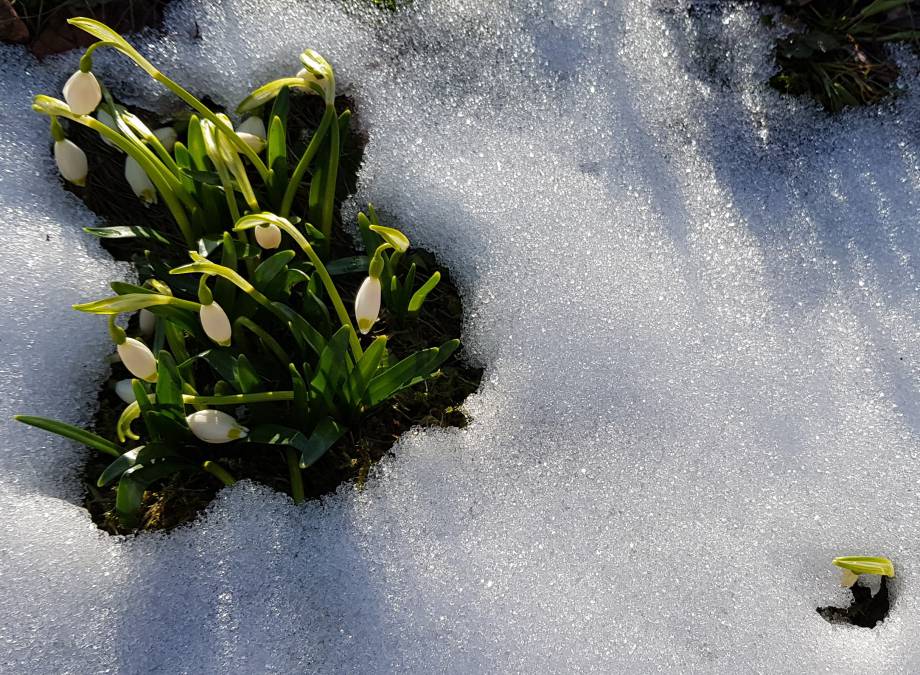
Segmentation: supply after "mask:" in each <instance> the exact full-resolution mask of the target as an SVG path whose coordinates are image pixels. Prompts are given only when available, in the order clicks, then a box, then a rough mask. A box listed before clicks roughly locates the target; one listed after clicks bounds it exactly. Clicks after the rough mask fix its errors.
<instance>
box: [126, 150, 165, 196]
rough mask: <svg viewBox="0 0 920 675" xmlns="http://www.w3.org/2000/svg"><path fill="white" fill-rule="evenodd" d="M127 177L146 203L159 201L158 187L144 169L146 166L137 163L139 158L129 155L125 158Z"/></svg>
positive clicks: (133, 188) (135, 192)
mask: <svg viewBox="0 0 920 675" xmlns="http://www.w3.org/2000/svg"><path fill="white" fill-rule="evenodd" d="M125 178H126V179H127V180H128V184H129V185H130V186H131V189H132V190H134V194H136V195H137V196H138V197H139V198H140V200H141V201H142V202H144V204H147V205H149V204H156V203H157V189H156V188H155V187H154V185H153V181H151V180H150V176H148V175H147V172H146V171H144V168H143V167H142V166H141V165H140V164H138V163H137V160H136V159H134V158H133V157H131V156H130V155H128V157H127V159H125Z"/></svg>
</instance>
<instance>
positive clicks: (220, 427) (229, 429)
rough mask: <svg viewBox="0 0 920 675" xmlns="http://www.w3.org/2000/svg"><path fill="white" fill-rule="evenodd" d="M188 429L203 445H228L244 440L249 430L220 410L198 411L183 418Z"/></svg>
mask: <svg viewBox="0 0 920 675" xmlns="http://www.w3.org/2000/svg"><path fill="white" fill-rule="evenodd" d="M185 421H186V422H188V427H189V429H191V430H192V433H193V434H195V436H197V437H198V438H199V439H201V440H202V441H204V442H205V443H229V442H230V441H235V440H238V439H240V438H246V435H247V434H248V433H249V429H247V428H246V427H244V426H242V425H241V424H240V423H239V422H237V421H236V419H234V418H233V416H232V415H228V414H227V413H225V412H221V411H220V410H199V411H198V412H194V413H192V414H191V415H189V416H188V417H186V418H185Z"/></svg>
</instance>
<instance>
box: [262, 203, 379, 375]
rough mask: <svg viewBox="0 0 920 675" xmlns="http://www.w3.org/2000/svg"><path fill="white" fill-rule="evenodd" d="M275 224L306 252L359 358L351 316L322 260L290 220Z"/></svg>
mask: <svg viewBox="0 0 920 675" xmlns="http://www.w3.org/2000/svg"><path fill="white" fill-rule="evenodd" d="M275 224H276V225H277V226H278V227H280V228H281V229H282V230H284V231H285V232H287V233H288V234H289V235H291V237H292V238H293V239H294V241H296V242H297V244H298V245H299V246H300V248H301V249H303V252H304V253H306V254H307V257H308V258H309V259H310V262H312V263H313V267H314V268H315V269H316V273H317V274H319V278H320V279H321V280H322V282H323V287H324V288H325V289H326V294H327V295H328V296H329V299H330V300H332V306H333V307H334V308H335V313H336V315H337V316H338V317H339V321H340V322H341V324H342V325H343V326H348V328H349V329H350V330H349V331H348V341H349V343H350V344H351V351H352V353H353V354H354V355H355V358H356V359H360V358H361V357H362V356H363V355H364V351H363V350H362V349H361V341H360V340H359V339H358V334H357V332H356V331H355V326H354V324H353V323H352V322H351V317H350V316H349V315H348V310H346V309H345V304H344V303H343V302H342V297H341V296H340V295H339V291H338V289H337V288H336V287H335V283H333V281H332V277H331V276H329V272H328V271H327V270H326V266H325V265H324V264H323V261H322V260H320V257H319V256H318V255H317V254H316V251H314V250H313V247H312V246H311V245H310V242H309V241H307V238H306V237H304V236H303V235H302V234H301V233H300V231H299V230H298V229H297V228H296V227H294V226H293V225H292V224H291V223H290V221H288V220H286V219H284V218H280V219H279V220H278V222H276V223H275Z"/></svg>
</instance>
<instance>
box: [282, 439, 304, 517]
mask: <svg viewBox="0 0 920 675" xmlns="http://www.w3.org/2000/svg"><path fill="white" fill-rule="evenodd" d="M284 454H285V456H286V457H287V465H288V473H289V474H290V476H291V497H293V498H294V503H295V504H301V503H303V499H304V496H303V474H302V473H300V457H298V456H297V452H296V451H295V450H294V448H292V447H290V446H287V447H285V448H284Z"/></svg>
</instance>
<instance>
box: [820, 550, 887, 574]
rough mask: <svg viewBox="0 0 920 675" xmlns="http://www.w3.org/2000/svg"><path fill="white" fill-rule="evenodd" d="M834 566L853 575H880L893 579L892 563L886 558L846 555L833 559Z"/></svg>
mask: <svg viewBox="0 0 920 675" xmlns="http://www.w3.org/2000/svg"><path fill="white" fill-rule="evenodd" d="M832 562H833V564H834V565H836V566H837V567H840V568H842V569H845V570H849V571H850V572H853V573H854V574H880V575H882V576H886V577H894V563H892V562H891V561H890V560H889V559H888V558H881V557H873V556H865V555H847V556H842V557H839V558H834V560H833V561H832Z"/></svg>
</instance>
